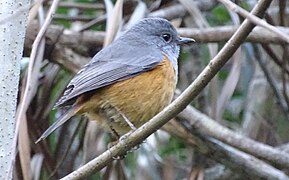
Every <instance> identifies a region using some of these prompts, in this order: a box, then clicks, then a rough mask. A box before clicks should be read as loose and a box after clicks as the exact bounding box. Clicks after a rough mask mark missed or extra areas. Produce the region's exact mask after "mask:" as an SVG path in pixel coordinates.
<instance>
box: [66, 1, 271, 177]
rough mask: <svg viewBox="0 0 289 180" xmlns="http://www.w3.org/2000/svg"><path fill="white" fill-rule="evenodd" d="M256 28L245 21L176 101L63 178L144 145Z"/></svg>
mask: <svg viewBox="0 0 289 180" xmlns="http://www.w3.org/2000/svg"><path fill="white" fill-rule="evenodd" d="M270 3H271V0H261V1H259V3H258V4H257V5H256V7H255V8H254V9H253V14H255V15H257V16H261V15H263V14H264V12H265V10H266V9H267V8H268V7H269V5H270ZM253 28H254V25H253V24H251V23H250V22H249V21H248V20H245V21H244V22H243V23H242V25H241V26H240V28H239V29H238V30H237V31H236V33H235V34H234V35H233V36H232V38H231V39H230V40H229V41H228V43H227V44H226V45H225V46H224V47H223V49H222V50H221V51H220V52H219V53H218V54H217V56H216V57H215V58H214V59H212V60H211V62H210V63H209V65H208V66H207V67H206V68H205V69H204V70H203V72H202V73H201V74H200V75H199V76H198V77H197V78H196V80H195V81H194V82H193V83H192V84H191V85H190V86H189V87H188V88H187V89H186V90H185V91H184V92H183V93H182V94H181V95H180V96H179V97H178V98H177V99H176V100H175V101H173V102H172V103H171V104H170V105H169V106H168V107H166V108H165V109H164V110H163V111H162V112H160V113H159V114H157V115H156V116H155V117H153V118H152V119H151V120H150V121H148V122H147V123H145V124H144V125H143V126H141V127H140V128H138V129H137V130H135V131H134V132H132V133H131V134H127V135H124V137H123V138H122V140H120V141H119V142H118V143H117V144H116V145H115V146H113V147H111V148H110V149H109V150H107V151H105V152H104V153H102V154H101V155H99V156H98V157H96V158H95V159H93V160H92V161H90V162H88V163H87V164H85V165H83V166H82V167H80V168H79V169H77V170H75V171H74V172H72V173H71V174H69V175H67V176H66V177H64V178H63V179H82V178H84V177H85V176H88V175H89V174H91V173H93V172H96V171H98V170H100V169H102V168H103V167H105V166H106V165H107V164H108V163H109V162H111V161H113V157H118V156H120V155H123V154H124V153H126V152H127V151H128V150H130V149H131V148H132V147H134V146H136V145H138V144H140V143H142V141H143V140H144V139H145V138H147V137H148V136H149V135H150V134H152V133H154V132H155V131H156V130H157V129H159V128H160V127H161V126H163V125H164V124H165V123H166V122H168V121H169V120H170V119H171V118H173V117H174V116H175V115H177V114H178V113H180V112H181V111H182V110H183V109H185V107H186V106H187V105H188V104H189V103H190V102H191V101H192V99H194V98H195V97H196V96H197V95H198V94H199V93H200V92H201V90H202V89H203V88H204V87H205V86H206V85H207V84H208V83H209V81H210V80H211V79H212V78H213V77H214V76H215V75H216V73H217V72H218V71H219V70H220V69H221V68H222V67H223V65H224V64H225V63H226V62H227V61H228V60H229V58H230V57H231V56H232V55H233V53H234V52H235V51H236V50H237V49H238V47H239V46H240V45H241V43H242V42H243V41H244V39H245V38H246V37H247V36H248V34H249V33H250V32H251V31H252V29H253Z"/></svg>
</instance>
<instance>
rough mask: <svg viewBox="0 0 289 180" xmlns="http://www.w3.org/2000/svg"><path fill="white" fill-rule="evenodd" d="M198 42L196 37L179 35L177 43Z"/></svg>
mask: <svg viewBox="0 0 289 180" xmlns="http://www.w3.org/2000/svg"><path fill="white" fill-rule="evenodd" d="M193 42H196V41H195V40H194V39H191V38H186V37H179V39H178V42H177V44H178V45H183V44H190V43H193Z"/></svg>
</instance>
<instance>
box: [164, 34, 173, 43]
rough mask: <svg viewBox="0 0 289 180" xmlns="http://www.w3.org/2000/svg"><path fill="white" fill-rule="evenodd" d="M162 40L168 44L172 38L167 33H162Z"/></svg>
mask: <svg viewBox="0 0 289 180" xmlns="http://www.w3.org/2000/svg"><path fill="white" fill-rule="evenodd" d="M162 38H163V39H164V40H165V41H166V42H170V41H171V39H172V36H171V35H170V34H168V33H164V34H162Z"/></svg>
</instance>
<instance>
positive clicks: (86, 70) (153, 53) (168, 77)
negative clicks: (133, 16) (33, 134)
mask: <svg viewBox="0 0 289 180" xmlns="http://www.w3.org/2000/svg"><path fill="white" fill-rule="evenodd" d="M192 42H194V39H191V38H186V37H180V36H179V35H178V33H177V31H176V29H175V28H174V27H173V25H172V24H171V23H170V22H169V21H168V20H166V19H163V18H144V19H142V20H140V21H139V22H137V23H136V24H135V25H133V26H132V27H131V28H130V29H128V30H127V31H125V32H124V33H123V34H122V35H120V36H119V38H117V39H116V40H115V41H113V42H112V43H111V44H110V45H108V46H106V47H105V48H103V49H102V50H100V51H99V52H98V53H97V54H96V55H95V56H94V57H93V58H92V59H91V61H90V62H89V63H88V64H86V65H85V66H84V67H82V68H81V69H80V71H79V72H78V73H77V74H76V75H75V76H74V77H73V78H72V80H71V81H70V83H69V84H68V85H67V87H66V89H65V91H64V94H63V96H62V97H61V98H60V99H59V100H58V102H57V103H56V105H55V107H58V108H62V107H66V108H67V109H68V110H67V111H66V112H65V113H64V114H63V115H62V116H61V117H60V118H59V119H58V120H56V122H54V123H53V124H52V125H51V126H50V127H49V128H48V129H47V130H46V131H45V132H44V133H43V134H42V135H41V137H40V138H39V139H38V140H37V141H36V143H38V142H39V141H41V140H43V139H45V138H46V137H47V136H49V135H50V134H51V133H52V132H53V131H55V130H56V129H57V128H58V127H60V126H61V125H63V124H64V123H65V122H66V121H68V120H69V119H70V118H71V117H73V116H75V115H82V114H84V115H85V116H87V117H88V118H89V119H90V120H95V121H96V122H97V124H98V125H99V126H100V127H102V128H103V129H104V130H106V131H108V132H110V133H111V134H113V135H114V136H115V137H116V138H117V139H118V138H119V137H121V136H122V135H124V134H126V133H128V132H129V131H131V130H134V129H136V128H138V127H140V126H141V125H143V124H144V123H145V122H147V121H148V120H150V119H151V118H152V117H153V116H155V115H156V114H157V113H159V112H160V111H161V110H163V109H164V108H165V107H166V106H167V105H168V104H169V103H170V102H171V101H172V98H173V95H174V91H175V89H176V84H177V80H178V57H179V52H180V46H181V45H183V44H189V43H192Z"/></svg>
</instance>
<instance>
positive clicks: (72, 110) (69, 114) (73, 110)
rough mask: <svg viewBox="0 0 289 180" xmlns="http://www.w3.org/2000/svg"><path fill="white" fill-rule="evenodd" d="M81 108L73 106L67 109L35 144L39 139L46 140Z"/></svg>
mask: <svg viewBox="0 0 289 180" xmlns="http://www.w3.org/2000/svg"><path fill="white" fill-rule="evenodd" d="M80 109H81V106H77V105H76V106H73V107H72V108H70V109H69V110H68V111H66V112H65V113H64V114H63V115H62V116H61V117H60V118H59V119H57V120H56V121H55V122H54V123H53V124H52V125H51V126H50V127H49V128H48V129H47V130H46V131H45V132H44V133H43V134H42V135H41V136H40V138H39V139H37V141H36V142H35V144H37V143H38V142H39V141H42V140H44V139H45V138H47V136H49V135H50V134H51V133H53V132H54V131H55V130H56V129H57V128H59V127H60V126H61V125H63V124H64V123H65V122H66V121H68V120H69V119H70V118H71V117H72V116H74V115H75V114H76V113H77V112H78V111H79V110H80Z"/></svg>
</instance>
